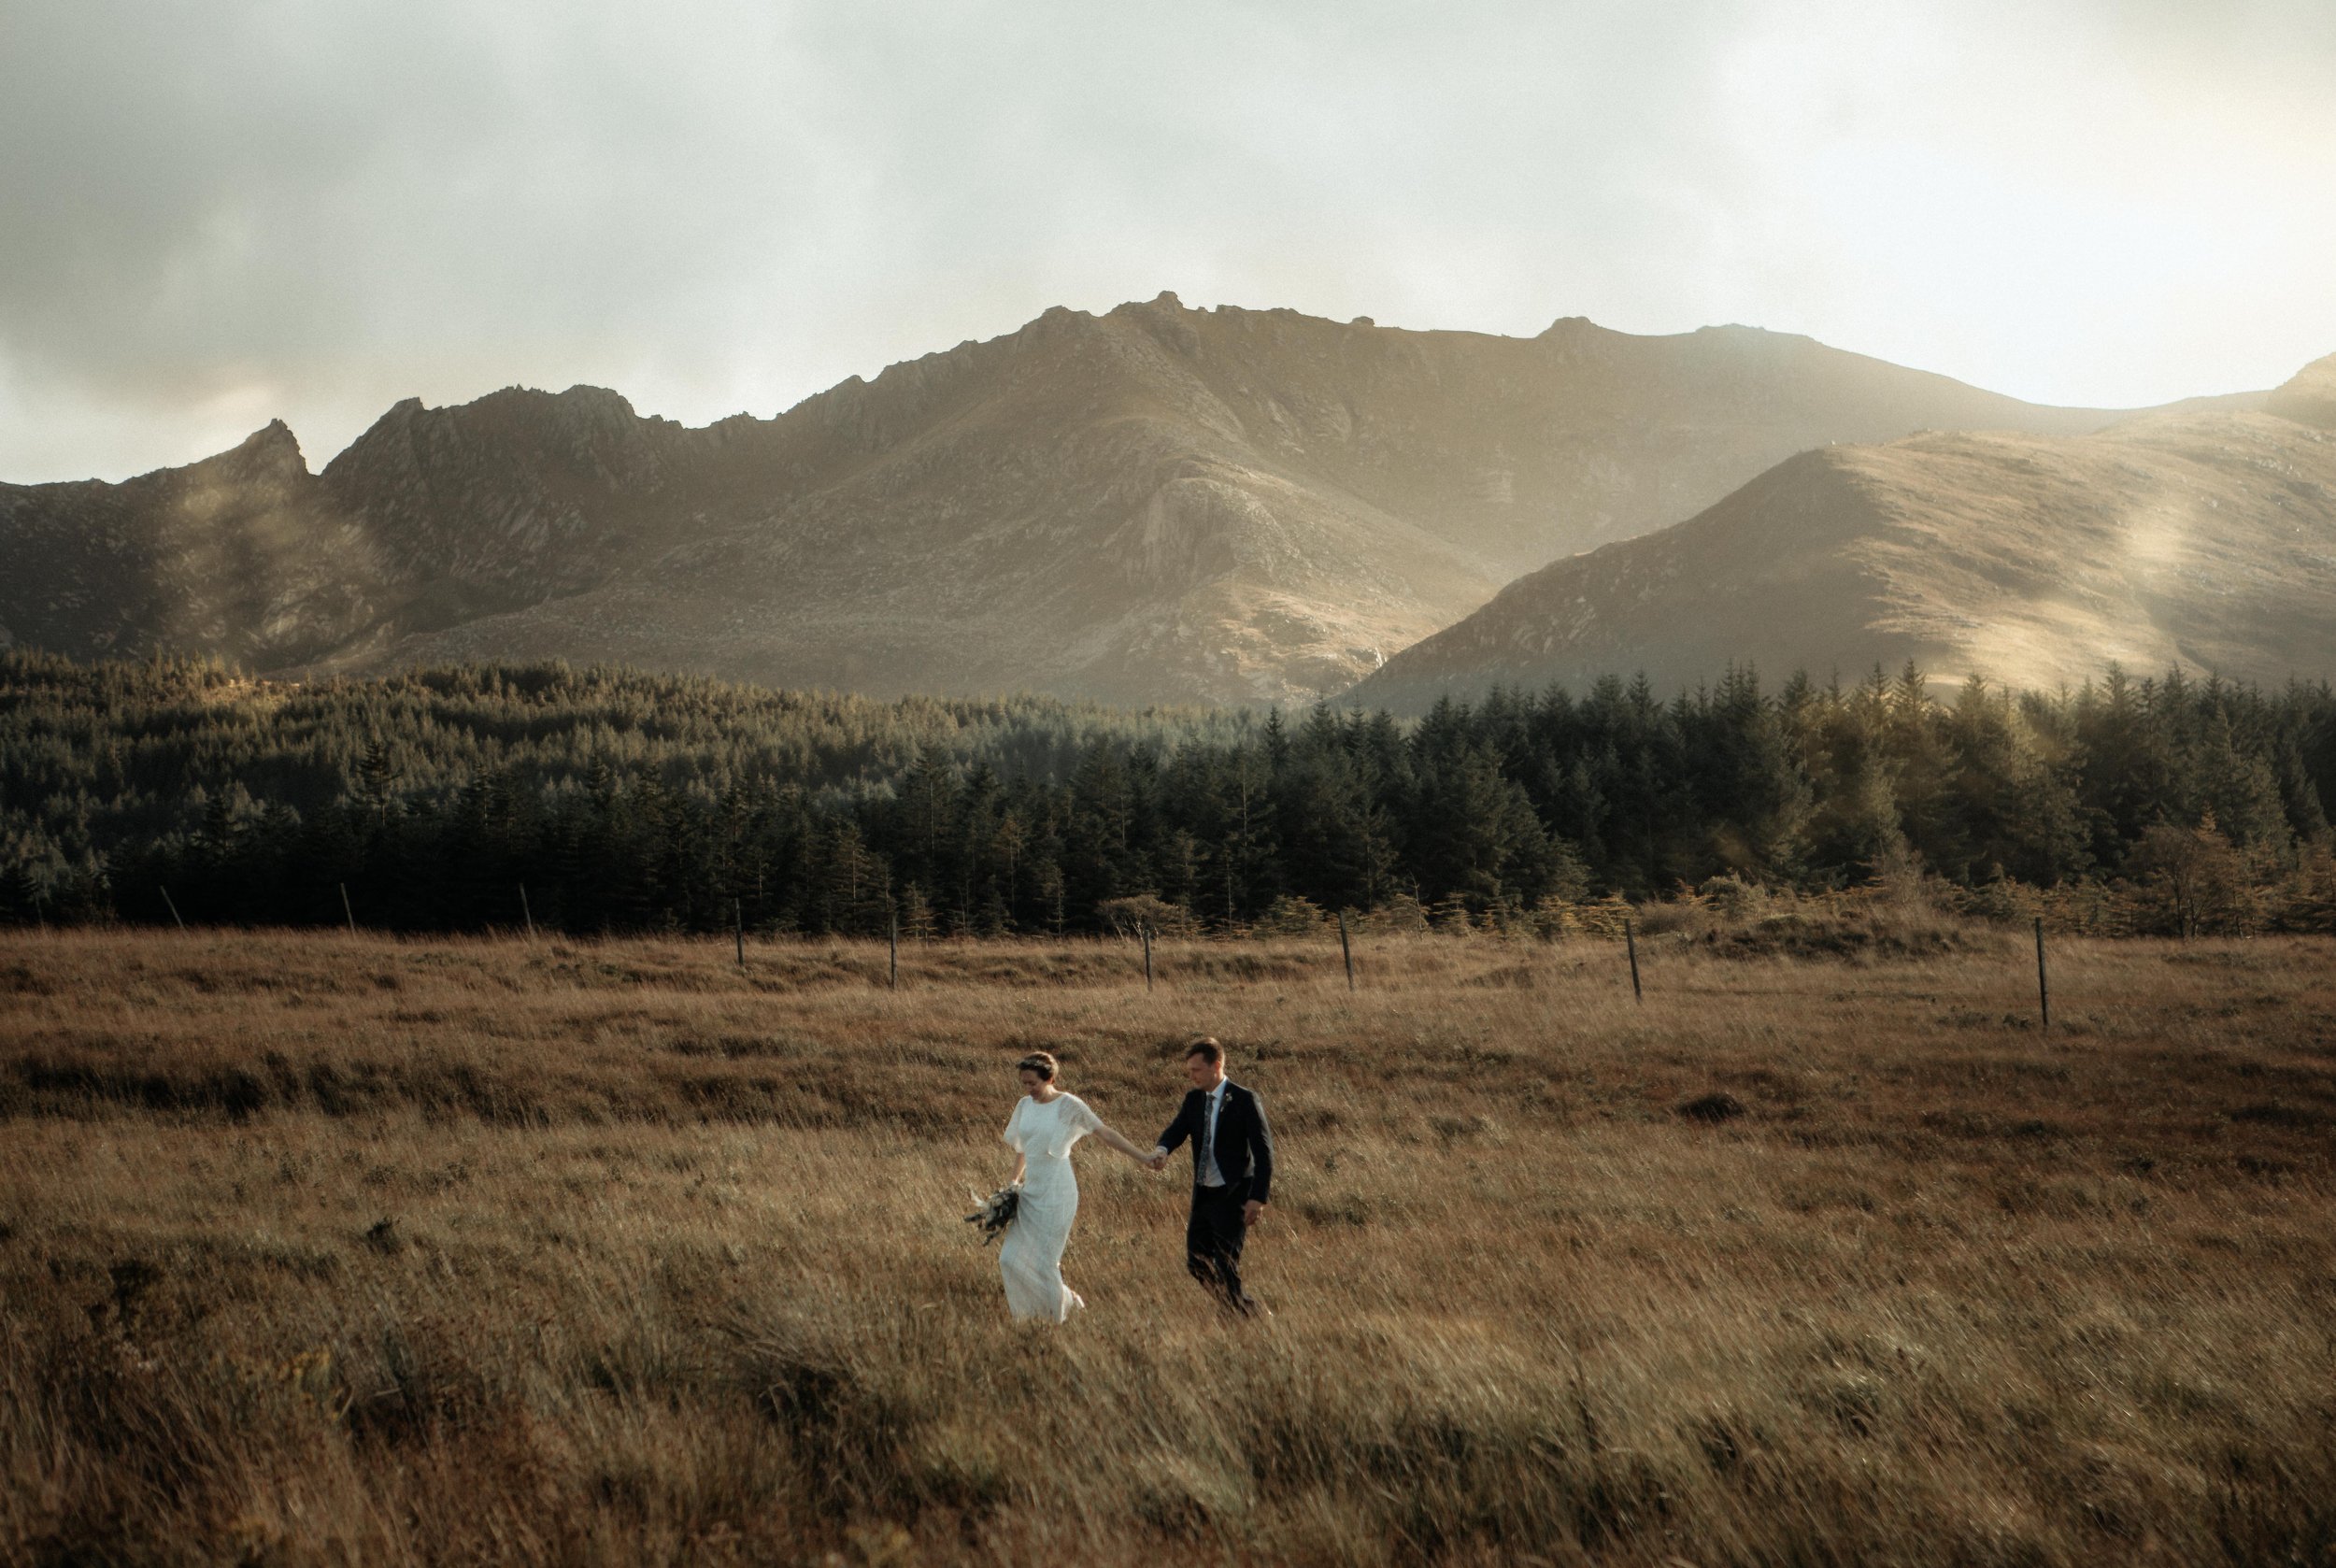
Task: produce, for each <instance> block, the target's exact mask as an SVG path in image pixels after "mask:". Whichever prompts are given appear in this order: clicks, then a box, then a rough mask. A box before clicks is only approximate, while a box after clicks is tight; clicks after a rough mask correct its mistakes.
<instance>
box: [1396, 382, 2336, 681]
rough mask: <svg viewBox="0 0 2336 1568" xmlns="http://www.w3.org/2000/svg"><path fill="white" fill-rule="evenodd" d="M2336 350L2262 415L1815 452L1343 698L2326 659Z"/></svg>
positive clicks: (1515, 601) (2331, 608) (2069, 676)
mask: <svg viewBox="0 0 2336 1568" xmlns="http://www.w3.org/2000/svg"><path fill="white" fill-rule="evenodd" d="M2332 370H2336V364H2331V362H2329V361H2322V362H2320V363H2319V364H2317V365H2315V366H2314V367H2313V369H2312V370H2310V371H2307V372H2306V373H2305V374H2304V375H2303V376H2300V377H2299V378H2297V379H2296V380H2295V381H2293V382H2290V383H2289V384H2288V386H2286V387H2285V388H2282V389H2281V390H2280V392H2278V393H2276V394H2274V396H2273V398H2272V400H2270V403H2269V406H2272V407H2276V408H2284V409H2286V410H2287V412H2288V414H2289V415H2295V416H2301V417H2287V416H2286V415H2282V414H2277V413H2269V412H2262V413H2258V412H2248V411H2236V412H2191V413H2178V414H2164V415H2155V416H2149V417H2144V418H2139V419H2134V420H2131V421H2125V422H2123V423H2120V424H2117V425H2115V426H2114V427H2112V428H2110V429H2107V430H2104V431H2101V432H2100V433H2098V434H2095V435H2085V436H2078V437H2047V436H2037V435H2011V434H2001V433H1996V434H1926V435H1916V436H1911V437H1909V438H1907V439H1904V440H1901V441H1895V442H1890V443H1887V444H1885V445H1879V446H1846V447H1831V448H1825V449H1817V450H1814V451H1810V452H1806V453H1803V454H1802V455H1801V456H1799V457H1796V458H1793V459H1792V460H1790V461H1789V462H1787V463H1782V464H1779V465H1778V466H1777V467H1775V468H1773V469H1772V470H1770V471H1769V472H1768V473H1766V474H1763V475H1761V476H1760V477H1759V478H1757V479H1755V480H1754V481H1752V482H1751V483H1750V484H1747V485H1745V487H1744V488H1743V489H1741V490H1739V491H1737V492H1735V493H1734V494H1732V495H1731V496H1729V497H1728V498H1727V499H1726V500H1724V501H1722V502H1720V503H1719V504H1718V505H1717V506H1713V507H1711V508H1710V509H1709V510H1707V511H1705V512H1703V513H1702V514H1701V515H1700V516H1698V517H1695V518H1693V519H1691V520H1688V521H1687V522H1684V523H1681V524H1680V525H1678V526H1677V527H1675V528H1670V529H1665V530H1663V531H1661V532H1659V533H1657V534H1653V535H1647V536H1645V537H1644V538H1640V539H1634V540H1631V541H1628V542H1626V543H1621V544H1616V545H1610V546H1607V547H1605V548H1604V549H1598V550H1594V551H1591V552H1589V553H1588V554H1583V555H1576V556H1572V557H1569V558H1567V559H1564V560H1560V561H1558V562H1555V563H1552V564H1550V565H1548V566H1545V567H1544V568H1543V569H1542V570H1540V571H1538V572H1535V573H1533V574H1531V576H1529V577H1523V578H1521V579H1520V580H1518V581H1517V582H1515V583H1512V584H1511V585H1510V586H1509V587H1508V588H1506V589H1504V590H1503V591H1502V592H1501V593H1500V595H1499V596H1498V597H1497V598H1495V599H1494V600H1493V601H1492V602H1491V603H1490V604H1488V605H1487V606H1485V607H1484V608H1483V609H1482V610H1479V611H1478V612H1476V613H1475V614H1474V615H1472V616H1470V617H1469V618H1468V619H1466V620H1462V621H1461V622H1460V623H1459V624H1458V625H1455V626H1453V627H1451V628H1449V629H1448V630H1446V631H1445V632H1442V633H1440V634H1437V635H1435V636H1433V637H1431V638H1429V639H1427V640H1426V641H1424V642H1422V643H1421V644H1419V645H1418V646H1417V647H1415V648H1413V649H1408V650H1407V651H1405V652H1404V653H1403V654H1402V655H1400V656H1399V657H1398V658H1396V659H1395V660H1394V661H1393V662H1392V663H1389V665H1388V667H1387V668H1386V669H1385V670H1383V671H1381V672H1379V673H1378V674H1377V675H1376V676H1375V677H1372V678H1371V679H1369V680H1366V681H1364V682H1363V683H1362V684H1361V685H1360V686H1359V687H1358V688H1357V689H1356V690H1355V691H1354V692H1353V699H1354V700H1355V701H1358V702H1364V703H1383V704H1387V705H1389V706H1396V707H1399V708H1406V707H1417V706H1421V705H1424V704H1426V703H1429V702H1432V701H1433V700H1434V699H1435V697H1437V696H1438V695H1440V694H1443V693H1446V692H1453V693H1468V692H1473V691H1482V690H1484V689H1485V688H1487V687H1488V686H1490V685H1492V684H1494V683H1503V682H1504V683H1526V684H1540V683H1544V682H1547V681H1552V680H1556V681H1567V682H1574V683H1580V682H1585V681H1588V680H1590V679H1593V678H1595V677H1599V676H1602V675H1608V674H1615V675H1622V676H1626V677H1627V676H1630V675H1631V674H1634V673H1635V672H1638V671H1642V670H1643V671H1645V673H1646V674H1647V675H1649V676H1650V677H1653V678H1654V679H1655V681H1656V683H1657V684H1658V685H1659V686H1662V687H1666V688H1668V687H1674V686H1680V685H1691V684H1694V683H1697V682H1701V681H1706V680H1710V679H1712V678H1713V677H1716V676H1718V675H1719V674H1720V673H1721V672H1722V671H1723V670H1724V669H1725V668H1726V666H1727V665H1728V664H1729V663H1730V662H1731V661H1733V662H1735V663H1747V662H1748V663H1754V664H1757V665H1758V666H1759V668H1761V669H1762V670H1764V671H1766V672H1769V673H1770V674H1772V675H1778V676H1781V675H1783V674H1785V673H1787V672H1789V671H1792V670H1796V669H1802V670H1807V671H1810V672H1811V673H1813V674H1815V675H1816V676H1818V677H1825V676H1827V675H1829V674H1830V673H1832V672H1841V673H1845V674H1847V675H1851V676H1856V675H1859V674H1861V673H1863V672H1864V671H1865V670H1866V669H1868V668H1870V667H1871V666H1873V664H1875V663H1881V664H1883V665H1886V666H1890V667H1895V666H1896V665H1898V664H1899V663H1902V662H1903V661H1904V660H1907V659H1910V658H1911V659H1916V660H1919V661H1920V662H1921V663H1923V665H1924V666H1925V667H1926V668H1928V669H1932V670H1935V671H1938V672H1940V673H1942V674H1944V675H1947V676H1950V677H1953V676H1960V675H1969V674H1980V675H1984V676H1987V677H1991V678H1994V679H1998V680H2003V681H2011V682H2016V683H2018V684H2021V685H2026V686H2031V687H2032V686H2050V685H2053V684H2055V683H2058V682H2061V681H2068V682H2077V681H2081V680H2084V679H2085V678H2087V677H2095V676H2098V675H2100V674H2101V671H2102V670H2103V668H2104V667H2105V666H2106V665H2107V664H2108V663H2110V662H2111V661H2117V662H2120V663H2124V664H2126V665H2128V666H2129V667H2133V668H2139V669H2143V670H2158V669H2165V668H2171V667H2175V666H2180V667H2182V668H2185V669H2188V670H2192V671H2199V672H2207V671H2215V672H2219V673H2221V674H2222V675H2225V676H2228V677H2238V678H2243V679H2254V680H2266V681H2276V680H2283V679H2285V678H2286V677H2288V676H2289V675H2291V674H2295V675H2303V676H2309V677H2322V676H2329V675H2336V428H2331V427H2332V426H2336V398H2330V397H2329V395H2328V394H2329V390H2330V383H2331V381H2336V375H2331V371H2332Z"/></svg>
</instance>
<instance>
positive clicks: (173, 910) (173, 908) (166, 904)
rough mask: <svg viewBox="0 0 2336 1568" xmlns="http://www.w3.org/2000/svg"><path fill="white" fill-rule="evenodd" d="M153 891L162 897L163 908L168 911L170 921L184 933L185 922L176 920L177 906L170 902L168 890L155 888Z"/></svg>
mask: <svg viewBox="0 0 2336 1568" xmlns="http://www.w3.org/2000/svg"><path fill="white" fill-rule="evenodd" d="M154 891H156V892H159V893H161V894H162V895H163V907H164V908H165V909H167V910H169V911H170V918H171V919H172V921H173V922H175V923H176V924H177V925H178V929H179V930H180V931H181V932H183V931H185V930H186V929H187V922H186V921H185V920H183V919H179V918H178V905H176V904H174V903H173V902H171V897H170V890H169V889H168V888H157V889H155V890H154Z"/></svg>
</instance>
